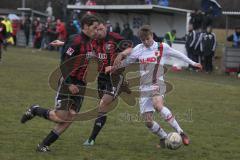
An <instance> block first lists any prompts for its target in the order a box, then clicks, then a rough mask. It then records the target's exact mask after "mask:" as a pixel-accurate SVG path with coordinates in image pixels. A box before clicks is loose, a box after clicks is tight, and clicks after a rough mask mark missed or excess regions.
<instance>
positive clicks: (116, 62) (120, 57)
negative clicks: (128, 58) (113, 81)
mask: <svg viewBox="0 0 240 160" xmlns="http://www.w3.org/2000/svg"><path fill="white" fill-rule="evenodd" d="M123 58H124V56H123V55H122V54H121V53H120V54H119V55H118V56H117V57H116V58H115V60H114V63H113V65H114V66H116V65H119V64H120V63H121V61H122V59H123Z"/></svg>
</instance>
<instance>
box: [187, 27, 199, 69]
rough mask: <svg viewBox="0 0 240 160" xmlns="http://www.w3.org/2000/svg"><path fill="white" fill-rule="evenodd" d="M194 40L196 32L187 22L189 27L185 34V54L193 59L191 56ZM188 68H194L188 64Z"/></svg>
mask: <svg viewBox="0 0 240 160" xmlns="http://www.w3.org/2000/svg"><path fill="white" fill-rule="evenodd" d="M195 41H196V32H195V31H194V30H193V25H192V24H189V28H188V34H187V36H186V44H185V47H186V50H187V54H188V57H189V58H190V59H191V60H193V59H194V58H193V56H194V42H195ZM189 69H190V70H191V69H194V67H193V66H189Z"/></svg>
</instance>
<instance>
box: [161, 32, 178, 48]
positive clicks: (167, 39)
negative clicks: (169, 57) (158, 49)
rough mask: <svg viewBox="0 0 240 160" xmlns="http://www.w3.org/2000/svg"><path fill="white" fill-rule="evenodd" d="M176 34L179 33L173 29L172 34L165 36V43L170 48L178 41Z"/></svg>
mask: <svg viewBox="0 0 240 160" xmlns="http://www.w3.org/2000/svg"><path fill="white" fill-rule="evenodd" d="M176 33H177V31H176V30H175V29H173V30H171V32H167V33H166V34H165V36H164V42H165V43H167V44H168V45H169V46H170V47H172V44H173V42H174V41H175V39H176Z"/></svg>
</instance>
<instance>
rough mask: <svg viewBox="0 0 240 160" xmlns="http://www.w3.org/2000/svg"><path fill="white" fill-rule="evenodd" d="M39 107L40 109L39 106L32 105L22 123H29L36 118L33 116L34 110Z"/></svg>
mask: <svg viewBox="0 0 240 160" xmlns="http://www.w3.org/2000/svg"><path fill="white" fill-rule="evenodd" d="M37 107H39V106H38V105H32V106H31V107H30V108H28V109H27V111H26V112H25V113H24V114H23V116H22V119H21V123H26V122H27V121H29V120H31V119H32V118H34V117H35V115H34V114H33V110H34V109H35V108H37Z"/></svg>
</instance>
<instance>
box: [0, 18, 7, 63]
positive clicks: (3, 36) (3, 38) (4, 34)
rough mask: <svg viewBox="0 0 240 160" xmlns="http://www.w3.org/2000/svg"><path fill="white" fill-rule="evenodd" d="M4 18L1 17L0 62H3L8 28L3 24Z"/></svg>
mask: <svg viewBox="0 0 240 160" xmlns="http://www.w3.org/2000/svg"><path fill="white" fill-rule="evenodd" d="M2 20H3V18H2V17H0V62H1V61H2V44H3V42H4V41H5V37H6V26H5V24H3V23H2Z"/></svg>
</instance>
